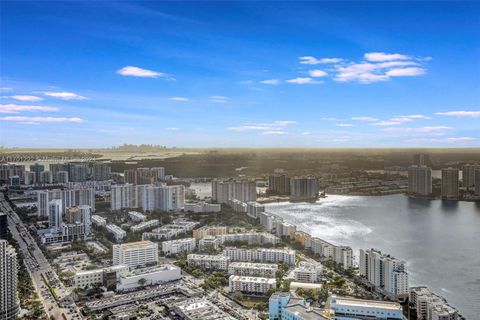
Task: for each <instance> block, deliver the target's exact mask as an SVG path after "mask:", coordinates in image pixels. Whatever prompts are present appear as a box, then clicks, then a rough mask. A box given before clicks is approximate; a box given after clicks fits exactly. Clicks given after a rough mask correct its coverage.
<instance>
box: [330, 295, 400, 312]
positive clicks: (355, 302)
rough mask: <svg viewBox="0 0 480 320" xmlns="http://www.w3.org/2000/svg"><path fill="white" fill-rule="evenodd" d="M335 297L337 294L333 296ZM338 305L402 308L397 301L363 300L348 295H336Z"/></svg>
mask: <svg viewBox="0 0 480 320" xmlns="http://www.w3.org/2000/svg"><path fill="white" fill-rule="evenodd" d="M332 297H335V296H332ZM335 304H336V305H349V306H357V307H368V308H382V309H390V310H402V306H401V305H400V304H399V303H396V302H388V301H377V300H362V299H355V298H348V297H336V301H335Z"/></svg>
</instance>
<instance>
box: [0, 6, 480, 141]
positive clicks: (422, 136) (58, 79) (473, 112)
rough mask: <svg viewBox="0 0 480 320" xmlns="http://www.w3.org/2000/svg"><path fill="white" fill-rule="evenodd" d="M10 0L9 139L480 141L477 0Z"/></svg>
mask: <svg viewBox="0 0 480 320" xmlns="http://www.w3.org/2000/svg"><path fill="white" fill-rule="evenodd" d="M0 5H1V13H0V14H1V19H0V20H1V21H0V24H1V25H0V26H1V39H0V41H1V42H0V43H1V51H0V55H1V69H0V81H1V83H0V87H1V92H0V96H1V100H0V104H1V106H0V144H2V145H3V146H7V147H109V146H112V145H118V144H123V143H135V144H140V143H153V144H162V145H167V146H179V147H282V146H283V147H441V146H446V147H460V146H462V147H463V146H476V147H479V146H480V72H479V71H480V60H479V57H480V4H479V3H475V2H455V3H449V2H407V3H392V2H382V3H376V2H336V3H335V2H305V3H296V2H295V3H293V2H281V3H279V2H212V3H210V2H196V3H189V2H176V3H175V2H171V3H169V2H113V1H100V2H93V1H88V2H87V1H84V2H80V1H68V2H61V1H54V2H46V1H34V2H27V1H2V2H1V4H0Z"/></svg>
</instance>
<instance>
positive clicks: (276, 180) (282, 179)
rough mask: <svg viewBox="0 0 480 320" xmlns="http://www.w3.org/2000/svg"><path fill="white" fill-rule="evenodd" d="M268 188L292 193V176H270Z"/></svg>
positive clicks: (275, 191)
mask: <svg viewBox="0 0 480 320" xmlns="http://www.w3.org/2000/svg"><path fill="white" fill-rule="evenodd" d="M268 190H269V191H271V192H273V193H278V194H290V178H289V177H288V176H287V175H286V174H280V175H278V174H276V175H273V176H269V177H268Z"/></svg>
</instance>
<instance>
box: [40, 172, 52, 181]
mask: <svg viewBox="0 0 480 320" xmlns="http://www.w3.org/2000/svg"><path fill="white" fill-rule="evenodd" d="M39 182H40V183H45V184H49V183H52V182H53V176H52V173H51V172H50V171H42V172H40V181H39Z"/></svg>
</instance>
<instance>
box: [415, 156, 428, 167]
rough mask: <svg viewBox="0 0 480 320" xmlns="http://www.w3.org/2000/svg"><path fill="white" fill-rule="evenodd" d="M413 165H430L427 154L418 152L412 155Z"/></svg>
mask: <svg viewBox="0 0 480 320" xmlns="http://www.w3.org/2000/svg"><path fill="white" fill-rule="evenodd" d="M413 165H415V166H431V165H432V162H431V160H430V155H429V154H423V153H418V154H414V155H413Z"/></svg>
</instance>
